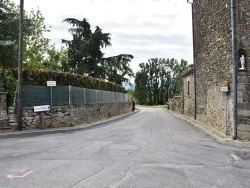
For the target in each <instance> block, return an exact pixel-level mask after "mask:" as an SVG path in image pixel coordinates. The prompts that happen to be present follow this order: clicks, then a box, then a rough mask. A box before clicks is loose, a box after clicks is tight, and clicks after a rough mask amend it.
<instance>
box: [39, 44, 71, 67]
mask: <svg viewBox="0 0 250 188" xmlns="http://www.w3.org/2000/svg"><path fill="white" fill-rule="evenodd" d="M43 66H44V68H45V69H46V70H51V71H62V72H69V71H70V68H69V65H68V50H67V49H65V48H64V47H61V49H60V50H57V49H56V47H55V45H52V46H50V48H49V49H48V50H47V58H46V59H45V61H44V62H43Z"/></svg>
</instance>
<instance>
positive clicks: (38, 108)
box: [34, 105, 50, 112]
mask: <svg viewBox="0 0 250 188" xmlns="http://www.w3.org/2000/svg"><path fill="white" fill-rule="evenodd" d="M49 110H50V107H49V105H43V106H34V112H43V111H49Z"/></svg>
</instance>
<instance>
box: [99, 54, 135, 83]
mask: <svg viewBox="0 0 250 188" xmlns="http://www.w3.org/2000/svg"><path fill="white" fill-rule="evenodd" d="M133 58H134V57H133V56H132V55H130V54H120V55H117V56H112V57H108V58H102V63H101V65H102V66H103V67H104V69H105V77H104V79H107V80H108V81H109V82H114V83H116V84H119V85H122V83H124V82H127V83H128V82H129V79H130V78H131V77H132V76H134V73H133V71H132V69H131V68H130V65H129V62H131V60H132V59H133Z"/></svg>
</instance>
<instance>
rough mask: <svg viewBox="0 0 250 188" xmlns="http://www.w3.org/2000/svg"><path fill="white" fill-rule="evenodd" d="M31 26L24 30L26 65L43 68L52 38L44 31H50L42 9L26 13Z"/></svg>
mask: <svg viewBox="0 0 250 188" xmlns="http://www.w3.org/2000/svg"><path fill="white" fill-rule="evenodd" d="M25 18H26V22H27V21H28V23H29V27H28V29H27V30H26V32H24V52H23V53H24V62H25V63H24V66H25V67H26V68H31V69H41V68H43V62H44V59H45V55H46V53H47V51H48V49H49V42H50V39H48V38H46V37H44V33H46V32H50V30H49V29H47V28H46V26H45V24H44V20H45V18H44V17H43V15H42V13H41V11H40V10H36V11H35V10H34V9H33V10H32V11H31V12H30V13H29V14H26V15H25Z"/></svg>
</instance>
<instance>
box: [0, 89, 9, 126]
mask: <svg viewBox="0 0 250 188" xmlns="http://www.w3.org/2000/svg"><path fill="white" fill-rule="evenodd" d="M6 100H7V93H5V92H0V128H1V127H5V126H7V124H8V121H7V120H8V115H7V101H6Z"/></svg>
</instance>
